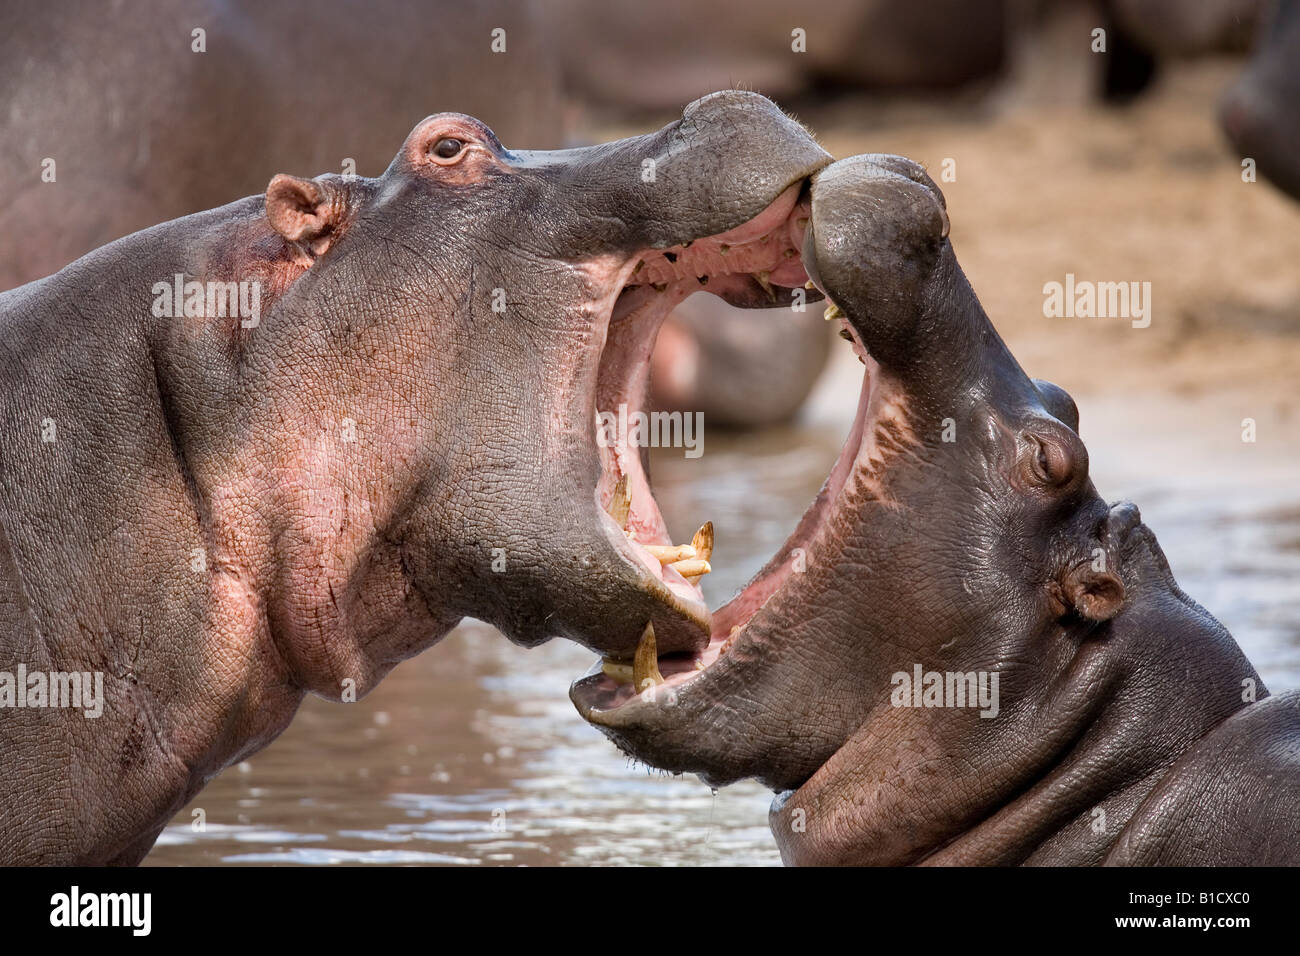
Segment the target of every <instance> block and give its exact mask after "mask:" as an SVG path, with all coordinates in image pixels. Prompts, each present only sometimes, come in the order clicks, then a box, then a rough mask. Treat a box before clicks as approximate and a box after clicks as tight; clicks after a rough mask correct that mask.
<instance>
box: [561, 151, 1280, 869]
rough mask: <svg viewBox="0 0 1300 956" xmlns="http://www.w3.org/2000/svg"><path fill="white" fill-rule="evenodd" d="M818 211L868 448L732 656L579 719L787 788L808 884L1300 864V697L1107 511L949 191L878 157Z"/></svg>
mask: <svg viewBox="0 0 1300 956" xmlns="http://www.w3.org/2000/svg"><path fill="white" fill-rule="evenodd" d="M811 210H812V217H811V221H810V224H809V226H808V228H807V229H806V230H805V234H804V245H803V261H804V265H805V268H806V270H807V272H808V274H809V275H810V277H811V280H812V281H813V282H814V283H815V284H816V286H817V287H818V288H819V289H820V290H821V291H822V292H823V293H825V295H826V297H827V298H828V299H829V300H830V302H831V303H832V306H831V308H830V313H831V315H832V316H833V317H838V318H839V321H840V322H841V323H842V326H843V331H844V332H845V334H846V335H847V336H848V337H849V338H850V339H851V343H852V347H853V348H854V350H855V351H856V352H857V354H858V356H859V357H860V358H861V360H862V361H863V364H864V366H865V372H864V380H863V386H862V390H861V393H860V396H859V398H858V404H857V414H856V418H855V420H854V423H853V426H852V429H851V431H850V434H849V436H848V439H847V441H846V443H845V446H844V450H843V452H842V453H841V455H840V457H839V458H838V460H837V461H836V463H835V464H834V466H833V467H832V469H831V472H830V475H829V477H828V478H827V480H826V483H825V485H824V486H823V488H822V490H821V492H820V493H819V494H818V496H817V498H816V499H815V501H814V502H813V504H812V506H811V507H810V508H809V509H808V511H807V512H806V514H805V515H804V517H803V518H802V520H801V521H800V523H799V525H798V527H797V528H796V530H795V531H794V533H793V535H792V536H791V537H790V539H789V540H788V541H787V542H786V544H785V545H784V546H783V548H782V549H781V550H780V551H779V552H778V553H777V554H776V555H775V556H774V557H773V558H772V560H771V561H770V562H769V563H768V564H767V565H766V567H765V568H764V569H763V570H762V571H760V572H759V573H758V575H757V576H756V577H755V578H754V579H753V580H752V582H751V583H750V584H749V585H748V586H746V587H745V588H744V589H743V590H742V591H741V592H740V593H739V594H738V595H737V596H736V597H735V598H733V599H732V600H731V601H730V602H729V603H727V604H726V605H724V606H723V607H722V608H720V609H719V610H717V611H716V612H715V613H714V616H713V632H712V636H711V639H710V642H709V646H708V648H707V649H706V650H705V651H704V652H703V653H701V654H689V653H688V654H667V653H663V654H657V655H656V656H655V658H654V659H651V658H650V656H649V654H648V653H647V654H645V655H644V656H645V658H646V659H645V660H643V661H642V662H641V665H640V667H639V668H638V669H637V670H638V673H637V674H636V675H634V677H635V678H637V679H636V680H634V681H632V682H627V681H626V680H622V679H620V678H621V677H623V676H624V675H620V674H619V673H617V672H613V673H611V672H610V671H611V669H610V668H608V667H604V668H601V669H600V670H598V671H594V672H593V673H592V674H590V675H588V676H586V677H584V678H582V679H580V680H578V681H577V682H575V684H574V685H573V687H572V689H571V697H572V699H573V701H574V703H575V704H576V706H577V708H578V710H579V711H580V713H581V714H582V715H583V716H584V717H585V718H586V719H587V720H588V721H590V722H591V723H593V724H594V725H596V726H597V727H599V728H600V729H601V730H603V731H604V732H605V733H606V734H607V735H608V736H609V737H610V738H611V739H612V740H613V741H614V742H615V743H616V744H617V745H618V746H619V747H621V748H622V749H623V750H625V751H626V752H627V753H628V754H630V755H632V756H634V757H636V758H638V759H640V760H643V761H645V762H647V763H648V764H650V765H652V766H654V767H660V768H664V769H666V770H669V771H673V772H692V773H696V774H699V775H700V776H701V777H702V778H703V779H704V780H705V781H706V782H708V783H709V784H711V785H713V786H723V785H726V784H728V783H731V782H733V781H737V780H740V779H742V778H754V779H757V780H759V781H761V782H762V783H764V784H766V785H767V786H770V787H771V788H772V789H773V790H774V791H776V793H777V796H776V797H775V799H774V800H773V803H772V807H771V811H770V815H769V822H770V825H771V828H772V831H773V833H774V834H775V837H776V841H777V844H778V846H779V847H780V851H781V857H782V859H783V860H784V861H785V862H787V863H793V864H891V865H902V864H997V865H1013V864H1070V865H1082V864H1102V863H1107V864H1165V865H1182V864H1280V863H1292V864H1294V863H1297V862H1300V802H1298V801H1300V797H1298V796H1297V794H1300V694H1297V693H1296V692H1291V693H1286V694H1279V695H1276V696H1270V695H1269V693H1268V690H1267V689H1266V688H1265V686H1264V684H1263V682H1262V681H1261V680H1260V678H1259V675H1258V674H1257V673H1256V671H1255V669H1254V668H1253V667H1252V666H1251V663H1250V661H1249V660H1247V658H1246V656H1245V654H1243V652H1242V650H1241V649H1240V648H1239V647H1238V646H1237V644H1236V643H1235V642H1234V640H1233V638H1232V636H1231V635H1230V634H1229V633H1228V631H1227V630H1226V629H1225V628H1224V627H1223V626H1222V625H1221V624H1220V623H1219V622H1218V621H1216V620H1215V619H1214V618H1213V617H1212V616H1211V615H1210V614H1209V612H1207V611H1206V610H1205V609H1204V608H1202V607H1201V606H1200V605H1198V604H1196V603H1195V602H1194V601H1193V600H1192V599H1191V598H1189V597H1188V596H1187V595H1186V594H1184V593H1183V592H1182V591H1181V590H1180V589H1179V587H1178V585H1177V583H1176V582H1175V580H1174V578H1173V575H1172V574H1171V572H1170V568H1169V565H1168V563H1167V561H1166V560H1165V557H1164V555H1163V553H1162V552H1161V549H1160V546H1159V544H1158V543H1157V541H1156V537H1155V535H1154V534H1153V532H1152V531H1151V530H1150V528H1148V527H1147V526H1146V525H1145V524H1144V523H1143V522H1142V519H1141V516H1140V513H1139V511H1138V509H1137V507H1136V506H1134V505H1133V504H1131V503H1127V502H1120V503H1116V504H1108V503H1107V502H1106V501H1105V500H1103V499H1102V498H1101V496H1100V495H1099V493H1098V491H1097V490H1096V488H1095V487H1094V485H1093V483H1092V481H1091V479H1090V478H1089V474H1088V452H1087V449H1086V448H1085V446H1084V444H1083V442H1082V441H1081V439H1080V437H1079V414H1078V410H1077V408H1076V406H1075V403H1074V401H1073V400H1072V399H1071V398H1070V396H1069V395H1068V394H1067V393H1066V392H1065V391H1064V390H1063V389H1061V388H1059V387H1057V386H1055V385H1052V384H1051V383H1049V382H1046V381H1041V380H1034V379H1030V378H1029V377H1028V376H1027V375H1026V373H1025V372H1024V371H1023V370H1022V369H1021V367H1020V365H1019V364H1018V363H1017V362H1016V360H1015V358H1014V357H1013V356H1012V354H1011V353H1010V351H1009V350H1008V349H1007V347H1006V345H1005V344H1004V343H1003V342H1002V340H1001V339H1000V338H999V336H998V334H997V332H996V331H995V330H994V328H993V326H992V324H991V323H990V321H989V318H988V316H987V315H986V314H985V312H984V310H983V309H982V308H981V306H980V303H979V300H978V299H977V298H976V296H975V293H974V292H973V290H972V289H971V287H970V285H969V283H968V282H967V280H966V277H965V276H964V274H963V273H962V270H961V268H960V266H959V265H958V262H957V259H956V256H955V254H954V251H953V247H952V244H951V241H950V239H949V215H948V211H947V207H946V203H945V200H944V197H943V195H942V193H941V191H940V190H939V188H938V187H937V186H936V185H935V183H934V182H933V181H932V180H931V179H930V177H929V176H928V175H926V173H925V172H924V170H923V169H922V168H921V167H920V166H919V165H917V164H916V163H913V162H911V161H909V160H907V159H904V158H902V157H898V156H887V155H868V156H859V157H855V158H852V159H847V160H842V161H840V162H837V163H835V164H833V165H831V166H829V167H827V168H825V169H823V170H822V171H821V172H819V173H818V174H817V175H815V176H814V177H813V180H812V185H811ZM719 530H720V533H724V532H723V529H719Z"/></svg>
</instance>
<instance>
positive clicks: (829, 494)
mask: <svg viewBox="0 0 1300 956" xmlns="http://www.w3.org/2000/svg"><path fill="white" fill-rule="evenodd" d="M796 208H799V207H796ZM804 208H806V207H804ZM798 228H799V229H800V231H801V232H802V229H803V227H802V226H799V227H798ZM785 268H786V269H787V270H788V271H786V272H785V273H784V274H783V275H782V276H781V278H782V280H784V279H786V278H787V277H791V276H793V275H794V273H795V271H796V270H797V271H798V273H799V274H800V275H806V272H805V270H804V267H803V263H802V261H801V260H799V259H795V260H791V261H790V262H789V263H788V264H787V265H786V267H785ZM769 281H771V280H770V279H769ZM805 281H807V280H805ZM773 284H774V285H776V284H785V283H784V282H781V283H777V282H773ZM814 294H815V296H816V297H817V298H822V297H823V295H824V294H823V293H822V291H821V290H819V289H816V288H815V287H814V289H813V291H812V292H811V293H810V298H812V297H813V295H814ZM624 295H627V293H624ZM826 312H827V318H828V319H837V318H838V319H839V322H840V326H841V331H840V334H841V336H842V337H844V338H845V339H847V340H849V341H850V343H851V344H852V347H853V349H854V351H855V353H856V354H857V355H858V358H859V359H860V361H861V362H862V364H863V366H864V374H863V381H862V388H861V391H860V393H859V396H858V403H857V412H856V414H855V415H854V419H853V423H852V425H851V427H850V429H849V433H848V437H847V438H846V439H845V442H844V445H843V447H842V448H841V450H840V452H839V455H838V456H837V458H836V460H835V463H834V465H833V466H832V467H831V470H830V473H829V475H828V477H827V479H826V481H825V483H824V484H823V486H822V488H821V490H820V491H819V492H818V494H817V496H816V498H815V499H814V500H813V502H812V504H811V505H809V507H808V509H807V510H806V511H805V512H804V515H803V517H802V518H801V519H800V521H799V523H798V524H797V526H796V527H795V530H794V531H793V533H792V534H791V535H790V536H789V538H787V539H786V541H785V543H784V545H782V547H781V548H780V550H779V551H777V553H776V554H775V555H773V556H772V558H771V559H770V560H769V561H768V562H767V563H766V564H765V565H764V566H763V568H762V569H761V570H760V571H759V572H758V573H757V574H756V575H755V576H754V577H753V578H752V579H751V580H750V582H749V583H748V584H747V585H746V586H745V587H744V588H743V589H742V590H741V591H740V592H739V593H738V594H737V595H735V597H733V598H732V599H731V600H730V601H728V602H727V603H726V604H724V605H723V606H722V607H721V608H719V609H718V610H717V611H715V612H714V613H713V617H712V630H711V633H710V638H709V643H708V645H707V646H706V647H705V648H704V650H703V651H701V652H700V653H698V654H667V655H664V656H659V655H658V654H657V653H656V647H655V642H654V632H653V629H652V628H647V631H646V633H645V634H644V635H643V636H642V639H641V645H640V646H639V647H638V649H637V654H636V656H635V658H634V660H633V661H632V662H631V663H630V664H629V663H627V662H619V661H614V660H611V659H610V658H606V659H605V660H603V661H602V662H600V663H598V664H597V666H596V667H594V668H593V669H592V671H591V672H590V673H588V674H587V675H586V676H584V677H583V678H582V679H581V680H579V681H577V682H576V683H575V684H574V685H573V688H572V690H571V696H572V699H573V701H574V703H575V704H576V705H577V707H578V709H579V711H580V712H581V714H582V716H583V717H584V718H585V719H587V720H589V721H591V722H592V723H595V724H604V723H606V722H607V721H606V719H604V718H606V717H608V715H609V714H610V712H612V711H615V710H618V709H620V708H623V707H624V706H625V705H628V704H629V703H630V702H632V701H633V700H636V701H637V702H638V704H643V705H644V706H647V707H656V706H668V707H672V706H675V705H676V702H677V697H676V692H677V691H679V690H681V689H683V688H684V687H685V686H686V685H688V684H689V683H691V682H692V681H695V680H697V679H698V678H700V677H701V676H702V675H703V674H704V673H705V672H706V671H708V672H709V673H710V676H720V674H719V673H717V672H718V671H720V670H721V669H723V667H724V665H725V661H726V658H727V656H728V655H729V654H731V653H733V652H735V651H736V650H737V648H739V651H740V653H744V649H745V647H744V645H745V641H746V634H745V627H746V625H747V624H748V623H749V622H750V621H751V619H753V618H754V616H755V615H756V614H757V613H758V612H759V611H760V610H761V609H764V608H765V607H766V606H768V605H769V602H771V601H772V599H773V598H774V597H776V596H777V595H778V594H779V593H780V592H782V590H783V589H784V588H785V587H786V585H787V584H788V583H789V582H790V580H791V578H792V576H793V575H795V574H796V573H799V572H800V571H802V570H803V563H804V561H805V560H806V556H807V555H809V554H813V553H816V551H817V549H818V544H819V541H820V540H821V539H822V537H823V536H824V535H825V534H827V533H828V532H829V530H830V529H832V528H834V527H835V526H836V524H837V515H839V513H840V512H841V511H846V510H848V509H849V508H850V507H851V505H849V504H848V503H846V500H845V499H846V494H847V493H846V486H847V485H848V484H849V477H850V475H851V474H853V473H854V471H855V469H857V468H861V469H862V472H863V473H864V474H866V473H869V472H870V471H873V470H874V466H875V465H876V464H878V460H879V455H880V452H881V451H882V449H881V447H880V440H881V435H880V434H876V432H875V430H874V429H873V428H871V427H870V423H871V422H873V421H876V420H878V419H879V417H880V416H879V405H880V401H881V395H882V394H883V392H884V390H881V389H876V388H874V387H873V383H875V382H877V381H878V380H879V366H878V365H877V364H876V363H875V362H874V361H872V359H871V358H870V356H869V355H868V354H867V351H866V349H865V348H864V346H863V344H862V342H861V340H860V339H859V338H858V336H857V334H856V332H855V331H854V330H853V328H852V326H851V325H849V324H848V323H847V322H846V321H844V320H843V318H842V317H841V316H839V315H838V309H837V308H836V307H835V306H834V305H830V306H828V307H827V309H826ZM616 314H617V310H616ZM662 317H663V316H662V315H659V316H658V317H657V318H656V319H654V320H652V321H653V324H656V325H657V323H658V322H659V321H660V320H662ZM607 351H608V349H607ZM602 371H603V368H602ZM884 435H885V436H888V435H889V431H888V430H886V431H885V432H884ZM611 451H612V449H611ZM623 475H627V476H628V484H627V487H628V488H629V489H630V490H631V515H634V516H635V517H630V518H629V521H628V523H627V525H626V529H627V531H626V533H627V535H628V537H629V544H630V546H631V547H632V549H633V550H634V552H635V553H636V554H637V556H638V558H640V560H642V561H643V562H644V563H645V564H646V565H647V567H650V568H651V569H652V571H655V572H656V573H658V574H659V575H660V577H661V579H662V580H663V581H664V583H665V584H667V585H668V586H669V588H670V589H672V590H673V591H674V593H678V594H681V595H682V596H683V597H684V598H687V599H689V600H702V599H703V596H702V594H701V593H700V591H699V588H698V585H697V584H696V582H697V581H698V580H699V578H698V575H699V574H700V573H701V572H702V573H707V572H708V570H709V567H708V558H709V551H710V550H711V547H712V543H713V526H712V522H709V523H707V524H705V525H704V527H702V528H701V529H700V531H699V532H697V533H696V535H695V538H694V540H693V541H692V545H688V546H681V545H673V544H672V542H671V541H670V539H669V537H668V533H667V530H666V528H665V527H664V522H663V519H662V518H661V517H660V515H659V510H658V507H657V506H656V505H655V501H654V497H653V495H652V494H651V491H650V488H649V485H648V483H647V479H646V475H645V471H644V469H643V467H642V462H641V460H640V456H639V455H636V454H633V455H630V456H622V455H619V454H611V455H609V456H607V460H606V463H605V473H604V475H603V477H602V481H601V484H600V488H599V489H598V494H599V498H600V501H601V502H602V504H603V505H605V506H606V507H607V509H609V510H610V511H612V512H618V511H619V506H618V505H617V504H615V503H614V501H615V498H616V495H615V491H616V490H618V489H620V488H621V487H622V486H621V484H620V482H621V481H622V476H623ZM683 571H684V572H685V574H684V575H683V574H682V573H680V572H683Z"/></svg>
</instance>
